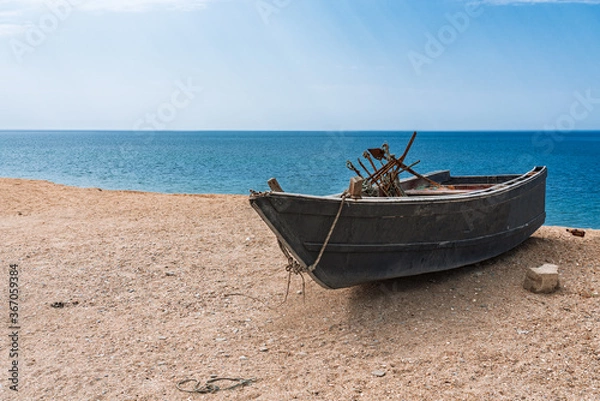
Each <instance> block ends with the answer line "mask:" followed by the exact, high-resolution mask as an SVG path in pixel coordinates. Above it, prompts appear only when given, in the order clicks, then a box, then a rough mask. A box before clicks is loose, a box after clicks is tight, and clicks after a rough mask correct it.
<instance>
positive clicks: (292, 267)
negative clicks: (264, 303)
mask: <svg viewBox="0 0 600 401" xmlns="http://www.w3.org/2000/svg"><path fill="white" fill-rule="evenodd" d="M348 196H349V194H348V192H346V191H344V193H343V194H342V202H341V203H340V208H339V209H338V211H337V214H336V216H335V219H334V220H333V224H332V225H331V228H330V229H329V233H327V237H326V238H325V242H324V243H323V246H322V247H321V250H320V251H319V256H317V260H315V262H314V263H313V264H312V265H310V266H309V267H308V269H307V268H305V267H303V266H302V265H301V264H300V263H298V261H296V259H294V257H293V256H292V255H291V254H290V251H289V250H288V249H287V247H286V246H285V245H284V244H283V242H281V241H280V240H279V239H277V244H279V249H281V252H283V255H284V256H285V257H286V258H287V260H288V264H287V266H285V270H286V271H287V272H288V279H287V288H286V290H285V297H284V299H283V302H282V303H281V305H283V304H284V303H285V302H286V301H287V299H288V295H289V293H290V282H291V279H292V273H294V274H297V275H300V278H301V279H302V296H303V299H304V301H305V302H306V280H304V275H303V274H302V273H304V272H306V271H311V272H312V271H314V270H315V269H316V268H317V265H318V264H319V262H320V261H321V257H323V253H324V252H325V248H327V245H328V244H329V240H330V239H331V235H332V234H333V230H335V226H336V225H337V223H338V220H339V219H340V216H341V214H342V209H343V208H344V203H346V198H347V197H348Z"/></svg>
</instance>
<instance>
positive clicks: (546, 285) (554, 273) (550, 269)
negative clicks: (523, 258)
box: [523, 263, 558, 294]
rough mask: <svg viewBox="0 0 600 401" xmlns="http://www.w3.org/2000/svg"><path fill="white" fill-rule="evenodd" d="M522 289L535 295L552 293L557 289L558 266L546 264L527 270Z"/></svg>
mask: <svg viewBox="0 0 600 401" xmlns="http://www.w3.org/2000/svg"><path fill="white" fill-rule="evenodd" d="M523 288H525V289H526V290H528V291H531V292H533V293H536V294H538V293H544V294H549V293H551V292H554V291H555V290H556V289H557V288H558V266H556V265H552V264H549V263H547V264H544V265H542V266H540V267H532V268H530V269H528V270H527V274H526V275H525V281H524V282H523Z"/></svg>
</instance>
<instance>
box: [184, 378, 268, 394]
mask: <svg viewBox="0 0 600 401" xmlns="http://www.w3.org/2000/svg"><path fill="white" fill-rule="evenodd" d="M221 380H227V381H231V382H236V383H235V384H232V385H231V386H229V387H223V388H221V387H219V386H217V385H216V384H213V383H215V382H218V381H221ZM255 381H256V379H254V378H252V379H242V378H241V377H235V378H230V377H216V378H214V379H210V380H207V381H206V383H205V384H204V385H201V384H200V382H199V381H198V380H197V379H185V380H182V381H180V382H179V383H177V390H179V391H183V392H185V393H199V394H213V393H216V392H217V391H221V390H233V389H234V388H237V387H243V386H247V385H249V384H251V383H254V382H255ZM188 383H195V384H194V387H192V388H183V387H182V386H183V385H184V384H188Z"/></svg>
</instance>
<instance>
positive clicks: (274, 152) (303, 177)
mask: <svg viewBox="0 0 600 401" xmlns="http://www.w3.org/2000/svg"><path fill="white" fill-rule="evenodd" d="M411 135H412V132H409V131H309V132H304V131H199V132H192V131H185V132H181V131H177V132H157V131H0V177H11V178H28V179H40V180H48V181H52V182H55V183H59V184H65V185H72V186H77V187H98V188H103V189H119V190H136V191H150V192H161V193H191V194H206V193H217V194H249V190H250V189H253V190H256V191H265V190H268V186H267V180H268V179H269V178H271V177H276V178H277V180H278V181H279V183H280V184H281V186H282V188H283V189H284V190H285V191H286V192H294V193H305V194H314V195H327V194H332V193H339V192H342V191H343V190H344V189H346V188H347V187H348V182H349V179H350V178H351V177H352V176H353V175H355V173H353V172H352V171H350V170H349V169H348V168H347V167H346V161H347V160H350V161H351V162H352V163H353V164H354V165H355V166H356V167H359V163H358V161H357V159H358V158H359V157H361V159H362V154H363V152H364V151H365V150H366V149H367V148H376V147H380V146H381V145H382V144H383V143H387V144H388V145H389V147H390V151H391V153H394V154H396V155H397V156H399V155H401V154H402V153H403V151H404V149H405V147H406V146H407V144H408V141H409V139H410V137H411ZM363 160H364V159H363ZM406 161H407V162H408V163H413V162H417V161H419V163H418V164H417V165H415V167H414V169H415V170H417V171H418V172H421V173H426V172H430V171H436V170H446V169H449V170H450V171H451V173H452V174H453V175H480V174H482V175H495V174H516V173H524V172H526V171H529V170H530V169H531V168H533V167H534V166H540V165H544V166H547V167H548V181H547V198H546V213H547V218H546V224H547V225H558V226H567V227H578V228H596V229H600V131H575V132H559V131H525V132H516V131H510V132H498V131H493V132H485V131H481V132H478V131H468V132H459V131H451V132H432V131H428V132H419V133H418V135H417V137H416V140H415V142H414V144H413V146H412V147H411V149H410V151H409V153H408V156H407V158H406ZM359 168H360V167H359ZM404 177H408V175H407V173H405V175H404ZM401 178H402V177H401ZM0 207H1V205H0Z"/></svg>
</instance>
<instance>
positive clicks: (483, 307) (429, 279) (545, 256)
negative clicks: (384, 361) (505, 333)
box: [348, 235, 560, 328]
mask: <svg viewBox="0 0 600 401" xmlns="http://www.w3.org/2000/svg"><path fill="white" fill-rule="evenodd" d="M559 243H560V241H559V240H557V239H549V238H542V237H539V236H535V235H534V236H533V237H531V238H529V239H528V240H526V241H525V242H524V243H522V244H521V245H519V246H517V247H516V248H514V249H512V250H510V251H508V252H506V253H504V254H502V255H499V256H497V257H494V258H492V259H489V260H486V261H483V262H480V263H476V264H473V265H468V266H464V267H461V268H457V269H453V270H448V271H443V272H437V273H430V274H423V275H419V276H411V277H403V278H397V279H392V280H386V281H382V282H377V283H371V284H365V285H360V286H356V287H353V288H352V289H350V291H351V292H350V294H349V297H348V312H349V321H350V322H352V323H351V324H352V325H359V326H377V327H379V328H380V327H381V325H385V324H386V323H390V324H392V325H395V324H397V323H398V322H406V321H407V320H410V319H411V318H415V317H418V318H420V319H425V320H430V319H432V320H435V321H437V322H440V323H442V322H444V321H452V320H456V319H457V316H461V315H464V314H468V315H470V316H473V317H476V316H477V315H481V314H486V313H488V312H490V311H494V310H497V309H498V308H506V307H507V305H510V304H513V303H515V302H519V301H518V299H517V298H524V297H523V296H520V295H519V294H520V293H521V294H523V295H524V294H526V292H525V290H524V289H523V288H522V283H523V279H524V277H525V272H526V269H527V268H530V267H536V266H539V265H541V264H543V263H554V262H556V260H558V258H559V256H560V255H559V251H557V250H556V249H557V248H558V245H559ZM559 292H560V291H559ZM475 320H477V319H475ZM460 321H461V324H465V322H464V321H463V319H460ZM466 324H468V322H467V323H466ZM473 324H476V323H473ZM365 328H367V327H365ZM371 328H374V327H371Z"/></svg>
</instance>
